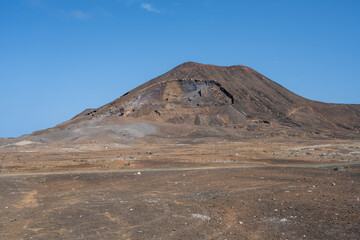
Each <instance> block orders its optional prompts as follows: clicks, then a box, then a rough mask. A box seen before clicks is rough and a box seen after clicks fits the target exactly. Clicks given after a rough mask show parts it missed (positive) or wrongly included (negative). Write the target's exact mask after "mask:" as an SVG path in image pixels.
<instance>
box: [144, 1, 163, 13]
mask: <svg viewBox="0 0 360 240" xmlns="http://www.w3.org/2000/svg"><path fill="white" fill-rule="evenodd" d="M141 7H142V8H143V9H145V10H146V11H148V12H153V13H159V12H160V10H159V9H156V8H154V7H153V6H152V5H151V4H150V3H142V4H141Z"/></svg>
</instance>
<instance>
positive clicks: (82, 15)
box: [69, 10, 90, 20]
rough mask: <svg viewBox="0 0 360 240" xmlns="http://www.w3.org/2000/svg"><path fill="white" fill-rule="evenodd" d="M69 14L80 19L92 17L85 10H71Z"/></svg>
mask: <svg viewBox="0 0 360 240" xmlns="http://www.w3.org/2000/svg"><path fill="white" fill-rule="evenodd" d="M69 16H71V17H73V18H76V19H79V20H86V19H88V18H90V14H88V13H86V12H83V11H81V10H75V11H71V12H69Z"/></svg>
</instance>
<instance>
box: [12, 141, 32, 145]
mask: <svg viewBox="0 0 360 240" xmlns="http://www.w3.org/2000/svg"><path fill="white" fill-rule="evenodd" d="M33 143H35V142H33V141H28V140H23V141H20V142H17V143H14V145H16V146H25V145H29V144H33Z"/></svg>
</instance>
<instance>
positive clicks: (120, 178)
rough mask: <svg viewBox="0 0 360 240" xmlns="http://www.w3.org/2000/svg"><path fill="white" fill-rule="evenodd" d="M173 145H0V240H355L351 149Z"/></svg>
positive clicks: (318, 143)
mask: <svg viewBox="0 0 360 240" xmlns="http://www.w3.org/2000/svg"><path fill="white" fill-rule="evenodd" d="M142 141H146V140H145V139H144V138H142ZM158 141H160V140H158ZM172 141H173V142H171V141H168V143H167V144H160V143H153V144H150V143H149V144H146V145H143V144H140V143H139V144H129V145H126V146H125V145H123V146H119V145H116V144H114V145H111V144H110V143H108V144H100V145H97V148H95V144H84V145H82V146H80V145H76V148H71V146H65V145H64V146H63V148H58V149H57V150H56V149H55V148H54V147H52V146H46V147H44V146H41V145H40V146H38V145H31V144H28V143H27V144H25V143H24V145H22V144H20V145H19V144H18V145H15V146H16V147H13V148H10V147H6V148H5V149H7V150H6V151H5V150H4V148H3V149H2V153H1V166H2V170H1V173H0V182H1V184H0V188H1V189H0V193H1V194H0V202H1V207H0V239H359V237H360V229H359V227H358V226H359V222H360V214H359V210H360V209H359V208H360V195H359V193H360V185H359V184H358V183H359V180H360V179H359V177H360V151H359V149H360V141H354V140H311V139H281V138H278V139H276V138H271V139H270V140H269V139H248V140H246V139H243V140H242V141H237V142H236V141H229V140H224V139H223V140H222V141H219V139H211V138H204V139H196V140H195V139H192V140H189V139H176V140H175V139H173V140H172ZM186 141H188V142H186ZM154 142H156V141H155V140H154Z"/></svg>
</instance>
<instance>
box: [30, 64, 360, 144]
mask: <svg viewBox="0 0 360 240" xmlns="http://www.w3.org/2000/svg"><path fill="white" fill-rule="evenodd" d="M134 124H135V125H134ZM159 129H161V131H158V130H159ZM189 129H191V130H189ZM194 129H195V130H196V134H195V135H199V134H200V132H204V131H205V132H206V131H210V132H211V131H212V130H214V129H216V132H217V133H219V132H221V131H222V129H223V130H224V131H227V134H229V133H230V134H235V135H236V134H242V135H243V134H246V133H247V132H249V133H251V134H255V135H256V134H263V135H266V136H270V135H278V134H282V135H309V136H327V137H351V138H358V137H359V136H360V105H358V104H357V105H355V104H353V105H352V104H329V103H323V102H316V101H312V100H309V99H305V98H303V97H301V96H298V95H296V94H294V93H292V92H290V91H289V90H287V89H285V88H284V87H282V86H280V85H279V84H277V83H275V82H273V81H272V80H270V79H268V78H267V77H265V76H263V75H261V74H260V73H258V72H256V71H255V70H253V69H251V68H249V67H246V66H241V65H237V66H229V67H221V66H214V65H207V64H199V63H194V62H186V63H183V64H181V65H179V66H177V67H175V68H174V69H172V70H171V71H169V72H167V73H165V74H163V75H161V76H159V77H157V78H155V79H152V80H151V81H148V82H146V83H145V84H143V85H141V86H139V87H137V88H135V89H133V90H132V91H130V92H128V93H126V94H124V95H123V96H121V97H120V98H118V99H116V100H114V101H112V102H110V103H108V104H106V105H104V106H102V107H100V108H98V109H89V110H85V111H84V112H83V113H80V114H78V115H77V116H75V117H74V118H73V119H71V120H69V121H67V122H65V123H62V124H60V125H58V126H56V127H54V128H51V129H47V130H42V131H38V132H35V133H33V134H32V135H31V136H32V137H36V138H37V139H38V138H41V137H42V139H43V140H44V141H51V140H61V139H67V140H79V139H80V140H81V139H82V140H84V139H94V138H95V139H96V138H99V137H100V136H101V137H105V138H109V136H112V137H119V136H135V137H139V136H140V137H141V136H146V135H158V136H162V135H164V136H165V135H166V136H171V135H182V136H184V134H185V135H186V134H190V135H191V133H194V131H195V130H194ZM214 131H215V130H214ZM214 131H213V132H214ZM200 135H201V136H202V135H203V136H206V134H200ZM200 135H199V136H200ZM215 135H216V134H215ZM110 138H111V137H110Z"/></svg>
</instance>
